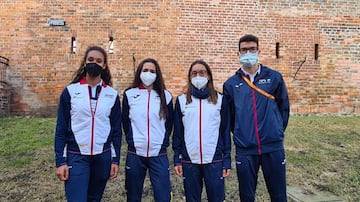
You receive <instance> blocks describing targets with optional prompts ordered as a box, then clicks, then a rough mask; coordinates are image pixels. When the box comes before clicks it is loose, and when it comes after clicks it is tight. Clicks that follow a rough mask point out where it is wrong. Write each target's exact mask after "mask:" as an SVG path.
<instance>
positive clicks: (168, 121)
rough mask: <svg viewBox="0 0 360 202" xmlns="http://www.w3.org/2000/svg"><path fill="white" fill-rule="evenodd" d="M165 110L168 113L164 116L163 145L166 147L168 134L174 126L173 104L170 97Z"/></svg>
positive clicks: (168, 138)
mask: <svg viewBox="0 0 360 202" xmlns="http://www.w3.org/2000/svg"><path fill="white" fill-rule="evenodd" d="M166 107H167V111H168V115H167V117H166V121H165V130H166V131H165V139H164V146H165V147H168V146H169V140H170V135H171V133H172V132H173V131H172V130H173V127H174V106H173V101H172V99H171V100H170V102H169V103H168V104H167V106H166Z"/></svg>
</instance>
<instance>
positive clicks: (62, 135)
mask: <svg viewBox="0 0 360 202" xmlns="http://www.w3.org/2000/svg"><path fill="white" fill-rule="evenodd" d="M111 84H112V83H111V74H110V71H109V65H108V63H107V56H106V52H105V51H104V49H103V48H100V47H98V46H92V47H89V48H88V49H87V50H86V53H85V56H84V58H83V60H82V62H81V65H80V68H79V69H78V70H77V72H76V75H75V77H74V79H73V81H72V82H71V83H70V84H69V85H68V86H67V87H66V88H65V89H64V91H63V92H62V94H61V96H60V101H59V107H58V115H57V124H56V132H55V158H56V167H57V168H56V175H57V177H58V178H59V179H60V180H61V181H64V182H65V194H66V198H67V200H68V201H100V200H101V198H102V195H103V192H104V189H105V186H106V183H107V180H108V179H114V178H116V177H117V175H118V172H119V161H120V146H121V137H122V132H121V111H120V99H119V95H118V93H117V92H116V91H115V90H114V89H113V88H112V87H111Z"/></svg>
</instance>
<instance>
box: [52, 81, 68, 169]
mask: <svg viewBox="0 0 360 202" xmlns="http://www.w3.org/2000/svg"><path fill="white" fill-rule="evenodd" d="M70 109H71V105H70V94H69V91H68V90H67V88H65V89H64V90H63V92H62V93H61V95H60V100H59V106H58V111H57V121H56V129H55V141H54V150H55V163H56V167H59V166H62V165H64V164H66V158H65V157H64V149H65V146H66V143H67V142H66V138H67V135H68V133H69V129H70Z"/></svg>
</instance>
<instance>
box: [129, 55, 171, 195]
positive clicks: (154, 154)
mask: <svg viewBox="0 0 360 202" xmlns="http://www.w3.org/2000/svg"><path fill="white" fill-rule="evenodd" d="M122 107H123V114H122V115H123V116H122V117H123V118H122V121H123V128H124V132H125V133H126V141H127V143H128V153H127V156H126V169H125V189H126V191H127V193H126V194H127V201H141V195H142V191H143V185H144V179H145V176H146V171H147V170H149V175H150V181H151V184H152V187H153V191H154V198H155V201H157V202H159V201H164V202H165V201H166V202H168V201H170V192H171V184H170V174H169V160H168V157H167V147H168V146H169V136H170V133H171V131H172V128H173V117H172V116H173V103H172V96H171V94H170V92H169V91H167V90H166V89H165V84H164V80H163V77H162V74H161V71H160V66H159V64H158V62H157V61H156V60H154V59H151V58H148V59H145V60H143V61H142V62H141V63H140V64H139V66H138V68H137V70H136V75H135V78H134V82H133V84H132V86H131V87H130V88H129V89H127V90H126V91H125V92H124V96H123V103H122Z"/></svg>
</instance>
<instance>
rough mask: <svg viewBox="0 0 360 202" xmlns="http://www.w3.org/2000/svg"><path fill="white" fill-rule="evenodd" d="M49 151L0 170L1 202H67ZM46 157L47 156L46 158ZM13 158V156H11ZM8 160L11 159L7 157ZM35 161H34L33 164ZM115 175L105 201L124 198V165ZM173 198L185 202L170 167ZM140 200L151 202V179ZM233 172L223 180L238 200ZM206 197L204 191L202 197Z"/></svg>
mask: <svg viewBox="0 0 360 202" xmlns="http://www.w3.org/2000/svg"><path fill="white" fill-rule="evenodd" d="M52 152H53V151H52V150H50V149H49V150H47V151H42V152H40V151H39V152H36V154H35V155H34V156H35V158H36V159H35V160H34V161H32V163H31V165H28V166H25V167H24V168H21V169H14V170H9V169H5V170H2V172H1V175H0V201H1V202H8V201H9V202H21V201H24V202H25V201H26V202H28V201H29V202H30V201H31V202H33V201H44V202H45V201H46V202H47V201H50V202H53V201H56V202H57V201H66V199H65V195H64V187H63V183H62V182H60V181H59V180H58V179H57V178H56V176H55V166H54V163H53V161H52V160H53V158H51V157H52V155H53V153H52ZM46 156H48V157H49V158H47V157H46ZM14 158H16V157H14ZM9 160H10V161H11V159H9ZM35 162H36V163H35ZM120 169H121V170H120V174H119V176H118V178H116V179H114V180H110V181H109V182H108V184H107V187H106V189H105V193H104V195H103V200H102V201H105V202H108V201H109V202H115V201H116V202H119V201H126V193H125V188H124V185H125V175H124V166H123V165H122V166H121V168H120ZM171 183H172V196H173V197H172V199H173V200H172V201H174V202H178V201H179V202H181V201H185V198H184V194H183V184H182V179H181V177H178V176H176V175H175V173H173V170H171ZM143 190H144V191H143V200H142V201H143V202H150V201H154V200H153V197H152V189H151V185H150V180H149V178H148V175H147V178H146V179H145V183H144V189H143ZM237 190H238V186H237V179H236V173H235V171H234V170H233V172H232V174H231V176H230V177H228V178H227V179H226V201H228V202H230V201H239V199H238V191H237ZM202 201H207V200H206V194H205V191H204V193H203V200H202Z"/></svg>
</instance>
